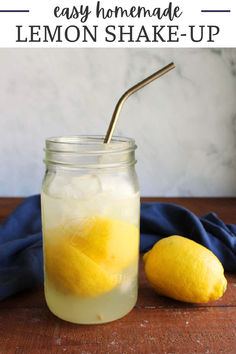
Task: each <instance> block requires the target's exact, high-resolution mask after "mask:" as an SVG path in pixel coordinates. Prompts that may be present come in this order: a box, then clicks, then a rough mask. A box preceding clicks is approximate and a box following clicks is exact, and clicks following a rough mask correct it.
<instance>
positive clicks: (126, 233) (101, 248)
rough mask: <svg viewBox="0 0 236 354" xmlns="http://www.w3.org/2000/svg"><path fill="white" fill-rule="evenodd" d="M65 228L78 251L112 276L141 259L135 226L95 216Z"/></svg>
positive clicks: (76, 221)
mask: <svg viewBox="0 0 236 354" xmlns="http://www.w3.org/2000/svg"><path fill="white" fill-rule="evenodd" d="M62 229H63V234H64V237H69V238H70V240H71V242H72V243H73V244H74V245H75V246H76V248H78V249H79V250H80V251H81V252H83V253H84V254H85V255H87V256H88V257H89V258H90V259H92V260H93V261H94V262H95V263H97V264H99V265H100V266H101V267H102V268H103V269H105V270H107V271H109V272H111V273H117V272H120V271H122V269H124V268H126V267H127V266H128V265H129V264H130V263H131V262H132V261H133V260H134V259H135V258H136V257H137V256H138V249H139V247H138V246H139V230H138V228H137V227H136V226H135V225H133V224H130V223H127V222H124V221H121V220H116V219H110V218H104V217H98V216H93V217H88V218H84V219H82V220H75V221H73V222H71V221H70V222H67V223H66V224H64V226H63V228H62Z"/></svg>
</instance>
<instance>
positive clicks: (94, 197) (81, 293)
mask: <svg viewBox="0 0 236 354" xmlns="http://www.w3.org/2000/svg"><path fill="white" fill-rule="evenodd" d="M103 141H104V137H102V136H72V137H55V138H50V139H47V140H46V148H45V160H44V161H45V164H46V174H45V177H44V181H43V186H42V193H41V203H42V226H43V250H44V278H45V280H44V285H45V297H46V302H47V305H48V307H49V309H50V310H51V312H52V313H54V314H55V315H56V316H58V317H59V318H61V319H63V320H66V321H70V322H73V323H79V324H95V323H105V322H110V321H113V320H116V319H118V318H121V317H123V316H124V315H125V314H127V313H128V312H129V311H130V310H131V309H132V308H133V307H134V305H135V303H136V300H137V290H138V285H137V280H138V258H139V219H140V194H139V186H138V180H137V175H136V172H135V167H134V166H135V163H136V160H135V149H136V145H135V142H134V140H132V139H129V138H120V137H114V138H113V139H112V140H111V142H110V143H109V144H104V143H103Z"/></svg>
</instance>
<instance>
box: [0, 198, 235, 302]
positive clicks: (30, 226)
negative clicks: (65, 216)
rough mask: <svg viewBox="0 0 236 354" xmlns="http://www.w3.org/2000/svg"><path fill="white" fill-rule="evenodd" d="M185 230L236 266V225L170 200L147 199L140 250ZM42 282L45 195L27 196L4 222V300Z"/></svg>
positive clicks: (0, 282) (0, 247)
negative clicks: (42, 214)
mask: <svg viewBox="0 0 236 354" xmlns="http://www.w3.org/2000/svg"><path fill="white" fill-rule="evenodd" d="M174 234H175V235H176V234H177V235H182V236H185V237H188V238H191V239H192V240H194V241H196V242H198V243H200V244H202V245H204V246H206V247H207V248H209V249H210V250H211V251H212V252H213V253H215V255H216V256H217V257H218V258H219V259H220V261H221V262H222V264H223V266H224V268H225V270H226V271H229V272H236V226H235V225H230V224H224V223H223V222H222V221H221V220H220V219H219V218H218V217H217V216H216V215H215V214H214V213H210V214H207V215H205V216H203V217H201V218H198V217H197V216H195V215H194V214H193V213H191V212H190V211H189V210H187V209H185V208H183V207H180V206H177V205H173V204H167V203H142V205H141V242H140V251H141V252H145V251H148V250H149V249H150V248H151V247H152V246H153V245H154V244H155V243H156V242H157V241H158V240H160V239H161V238H163V237H167V236H170V235H174ZM42 282H43V256H42V233H41V210H40V197H39V195H35V196H32V197H29V198H26V199H25V200H24V201H23V202H22V203H21V204H20V205H19V207H18V208H17V209H16V210H15V211H14V212H13V213H12V214H11V215H10V216H9V217H8V218H7V219H6V221H5V222H4V223H3V224H2V225H1V226H0V300H1V299H4V298H6V297H8V296H10V295H13V294H15V293H17V292H19V291H22V290H25V289H29V288H31V287H33V286H35V285H39V284H41V283H42Z"/></svg>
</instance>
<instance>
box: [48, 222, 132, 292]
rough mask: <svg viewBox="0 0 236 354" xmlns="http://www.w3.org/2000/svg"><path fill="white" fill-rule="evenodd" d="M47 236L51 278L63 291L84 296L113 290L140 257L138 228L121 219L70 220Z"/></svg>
mask: <svg viewBox="0 0 236 354" xmlns="http://www.w3.org/2000/svg"><path fill="white" fill-rule="evenodd" d="M44 236H45V237H44V249H45V255H46V272H47V275H48V277H49V278H50V280H51V281H52V282H53V283H54V285H55V286H56V287H57V288H58V289H60V291H62V292H64V293H70V294H74V295H79V296H82V297H86V296H98V295H101V294H103V293H105V292H108V291H110V290H112V289H113V288H114V287H115V286H117V285H118V284H119V283H120V281H121V279H122V274H121V272H122V270H123V269H124V268H126V267H127V266H128V265H129V264H130V263H131V262H132V261H133V260H134V259H135V258H136V257H137V256H138V244H139V231H138V228H137V227H136V226H134V225H132V224H129V223H127V222H123V221H120V220H115V219H109V218H102V217H97V216H93V217H88V218H83V219H76V220H69V221H67V222H66V223H64V224H62V225H59V226H58V227H56V228H53V229H48V230H45V232H44Z"/></svg>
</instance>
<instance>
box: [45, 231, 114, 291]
mask: <svg viewBox="0 0 236 354" xmlns="http://www.w3.org/2000/svg"><path fill="white" fill-rule="evenodd" d="M45 255H46V273H47V276H48V277H49V279H50V281H52V282H53V283H54V284H55V286H56V287H57V288H58V289H59V290H60V291H62V292H64V293H70V294H74V295H78V296H81V297H92V296H98V295H101V294H103V293H105V292H107V291H110V290H111V289H113V288H114V287H115V286H116V285H117V284H118V277H117V276H115V275H111V274H108V273H106V272H105V271H104V270H103V269H102V268H101V267H100V266H99V265H97V264H96V263H95V262H94V261H93V260H91V259H90V258H89V257H87V256H86V255H85V254H83V253H82V252H81V251H80V250H79V249H78V248H76V247H75V246H74V245H73V244H72V243H71V241H70V240H69V239H68V238H67V239H62V238H59V239H57V240H56V242H55V240H54V242H50V241H49V240H47V241H46V242H45Z"/></svg>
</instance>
